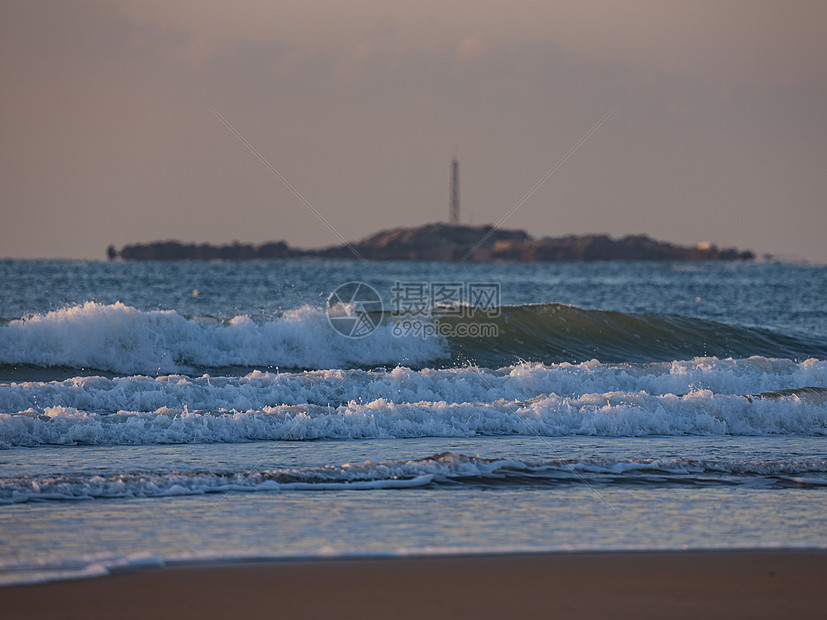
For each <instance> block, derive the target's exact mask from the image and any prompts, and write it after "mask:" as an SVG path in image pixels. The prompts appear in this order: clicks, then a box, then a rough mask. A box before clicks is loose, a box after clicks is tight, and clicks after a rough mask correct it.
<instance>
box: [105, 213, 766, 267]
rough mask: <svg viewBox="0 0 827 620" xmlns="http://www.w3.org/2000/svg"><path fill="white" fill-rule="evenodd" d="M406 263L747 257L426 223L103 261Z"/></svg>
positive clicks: (147, 251) (165, 245)
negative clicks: (301, 241)
mask: <svg viewBox="0 0 827 620" xmlns="http://www.w3.org/2000/svg"><path fill="white" fill-rule="evenodd" d="M357 253H358V256H360V257H362V258H364V259H366V260H377V261H388V260H413V261H448V262H457V261H470V262H488V261H501V262H506V261H516V262H531V261H534V262H555V261H568V262H575V261H601V260H626V261H635V260H636V261H720V260H723V261H732V260H752V259H754V258H755V255H754V254H753V253H752V252H751V251H749V250H745V251H741V250H737V249H735V248H718V247H717V246H715V245H713V244H709V243H699V244H697V245H694V246H683V245H675V244H672V243H668V242H664V241H657V240H655V239H652V238H651V237H648V236H647V235H627V236H625V237H620V238H613V237H610V236H608V235H567V236H564V237H542V238H539V239H535V238H533V237H531V236H530V235H529V234H528V233H526V232H525V231H522V230H501V229H498V228H494V227H493V226H463V225H453V224H443V223H437V224H426V225H424V226H419V227H416V228H395V229H392V230H386V231H382V232H378V233H375V234H373V235H371V236H369V237H366V238H365V239H362V240H361V241H357V242H355V243H352V244H350V245H337V246H332V247H328V248H321V249H311V250H305V249H300V248H293V247H290V246H289V245H288V244H287V243H286V242H284V241H272V242H269V243H264V244H260V245H252V244H244V243H238V242H234V243H232V244H230V245H211V244H208V243H202V244H186V243H181V242H179V241H157V242H153V243H142V244H133V245H126V246H124V247H123V248H121V249H120V250H117V249H116V248H115V247H114V246H109V248H108V249H107V256H108V258H109V259H110V260H114V259H117V258H120V259H123V260H255V259H267V258H305V257H319V258H357V256H356V254H357Z"/></svg>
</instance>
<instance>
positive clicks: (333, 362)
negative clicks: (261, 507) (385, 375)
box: [0, 302, 447, 375]
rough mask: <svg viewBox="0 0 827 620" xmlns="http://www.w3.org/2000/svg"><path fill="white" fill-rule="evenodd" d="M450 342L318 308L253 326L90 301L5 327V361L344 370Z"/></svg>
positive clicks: (433, 351) (435, 354)
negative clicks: (352, 330) (358, 331)
mask: <svg viewBox="0 0 827 620" xmlns="http://www.w3.org/2000/svg"><path fill="white" fill-rule="evenodd" d="M444 346H445V343H444V342H443V341H440V340H435V339H421V338H415V337H413V336H410V337H406V338H399V337H396V336H394V335H393V334H392V333H391V327H390V326H389V325H383V326H380V327H379V329H377V330H376V331H375V332H374V333H373V334H371V336H370V338H363V339H348V338H345V337H343V336H340V335H339V334H337V333H336V332H335V331H334V330H333V329H332V328H331V327H330V325H329V323H328V321H327V317H326V316H325V313H324V311H323V310H322V309H320V308H314V307H310V306H303V307H301V308H298V309H295V310H289V311H287V312H285V313H284V314H283V316H281V317H280V318H278V319H275V320H271V321H265V322H259V323H257V322H255V321H253V320H252V319H250V318H249V317H247V316H237V317H234V318H233V319H231V320H229V321H219V320H216V319H214V318H211V317H194V318H186V317H184V316H182V315H180V314H178V313H177V312H175V311H174V310H153V311H143V310H138V309H137V308H134V307H132V306H127V305H124V304H122V303H115V304H110V305H104V304H99V303H95V302H86V303H84V304H83V305H78V306H72V307H69V308H63V309H60V310H55V311H52V312H48V313H46V314H35V315H33V316H31V317H28V318H26V319H19V320H14V321H11V322H10V323H8V324H7V325H3V326H0V363H2V364H6V365H14V364H29V365H35V366H42V367H51V366H64V367H68V368H75V369H96V370H106V371H114V372H117V373H130V374H132V373H146V374H153V375H155V374H168V373H174V372H193V371H194V370H196V369H206V368H221V367H233V366H235V367H242V368H254V367H287V368H340V367H350V366H353V365H368V366H369V365H377V364H397V363H408V364H419V363H425V362H426V361H428V360H432V359H439V358H440V357H446V356H447V352H446V351H445V350H444Z"/></svg>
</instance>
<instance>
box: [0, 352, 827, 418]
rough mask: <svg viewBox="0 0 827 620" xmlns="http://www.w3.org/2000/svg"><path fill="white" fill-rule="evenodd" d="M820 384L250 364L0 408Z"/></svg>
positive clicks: (118, 381) (805, 379) (732, 377)
mask: <svg viewBox="0 0 827 620" xmlns="http://www.w3.org/2000/svg"><path fill="white" fill-rule="evenodd" d="M824 385H827V362H824V361H817V360H807V361H804V362H793V361H790V360H783V359H768V358H763V357H752V358H748V359H742V360H733V359H723V360H721V359H716V358H696V359H694V360H687V361H675V362H671V363H651V364H642V365H629V364H613V365H608V364H600V363H598V362H596V361H591V362H585V363H582V364H553V365H544V364H520V365H516V366H510V367H506V368H502V369H499V370H490V369H477V368H467V367H466V368H452V369H424V370H419V371H415V370H411V369H410V368H406V367H401V366H400V367H397V368H394V369H391V370H374V371H363V370H355V371H345V370H323V371H307V372H298V373H293V372H282V373H277V372H261V371H254V372H252V373H249V374H247V375H246V376H244V377H211V376H209V375H204V376H202V377H195V378H193V377H187V376H183V375H167V376H160V377H148V376H140V375H138V376H129V377H118V378H105V377H100V376H92V377H74V378H71V379H66V380H64V381H51V382H19V383H16V382H12V383H7V384H5V385H3V386H0V412H8V413H16V412H21V411H27V410H33V411H37V412H39V413H44V412H45V410H46V408H49V407H64V408H72V409H79V410H83V411H89V412H96V413H114V412H117V411H120V410H125V411H133V412H155V411H157V410H159V409H161V408H170V409H184V408H186V409H188V410H212V411H231V410H234V411H249V410H261V409H262V408H264V407H268V406H273V405H304V404H316V405H324V406H326V405H331V406H335V407H338V406H340V405H342V404H347V403H349V402H351V401H355V402H362V403H365V402H372V401H375V400H379V399H383V400H385V401H388V402H391V403H412V402H413V403H416V402H423V401H426V402H427V401H431V402H446V403H449V404H456V403H474V402H490V401H494V400H500V399H505V400H512V401H513V400H517V401H524V400H528V399H531V398H535V397H536V396H538V395H547V394H558V395H564V396H583V395H585V394H603V393H608V392H645V393H647V394H650V395H653V396H665V395H668V394H678V395H680V394H688V393H690V392H695V391H698V390H709V391H711V392H713V393H715V394H717V395H725V394H755V393H759V392H771V391H777V390H785V389H795V388H800V387H804V386H824Z"/></svg>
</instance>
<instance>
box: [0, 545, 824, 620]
mask: <svg viewBox="0 0 827 620" xmlns="http://www.w3.org/2000/svg"><path fill="white" fill-rule="evenodd" d="M825 583H827V553H825V552H823V551H711V552H692V551H689V552H633V553H557V554H536V555H501V556H476V557H467V556H466V557H419V558H398V559H397V558H391V559H386V558H381V559H331V560H312V561H283V562H273V563H250V564H232V565H220V566H216V565H213V566H200V567H186V568H167V569H154V570H153V569H150V570H144V571H136V572H131V573H124V574H117V575H112V576H108V577H103V578H96V579H86V580H77V581H64V582H55V583H48V584H42V585H31V586H19V587H11V588H5V589H0V609H2V611H3V617H4V618H7V619H11V618H116V617H117V618H150V617H163V618H228V617H240V618H265V617H266V618H273V617H281V618H330V617H353V618H357V617H358V618H422V617H435V618H445V617H450V618H477V619H480V618H551V617H560V618H597V617H602V618H607V617H614V618H640V617H666V616H668V617H671V618H699V617H704V618H732V617H751V618H777V617H797V618H815V617H823V614H824V612H825V610H826V609H827V588H825V587H824V586H825Z"/></svg>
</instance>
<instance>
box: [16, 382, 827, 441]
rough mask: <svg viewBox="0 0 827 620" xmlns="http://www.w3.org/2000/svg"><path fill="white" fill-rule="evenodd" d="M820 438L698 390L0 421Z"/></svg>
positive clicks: (822, 423) (125, 433) (238, 431)
mask: <svg viewBox="0 0 827 620" xmlns="http://www.w3.org/2000/svg"><path fill="white" fill-rule="evenodd" d="M779 433H781V434H790V433H792V434H802V435H814V436H818V435H825V434H827V404H825V402H824V399H823V398H816V399H814V400H810V399H808V398H807V397H806V396H805V397H799V396H797V395H789V396H779V397H777V398H768V399H764V398H762V399H753V400H750V399H748V398H746V397H743V396H737V395H731V394H715V393H714V392H712V391H711V390H707V389H703V390H696V391H693V392H690V393H689V394H686V395H675V394H662V395H655V394H649V393H646V392H643V391H637V392H628V391H614V392H601V393H592V394H582V395H578V396H563V395H559V394H545V395H539V396H536V397H534V398H533V399H530V400H523V401H521V400H509V399H497V400H488V401H472V402H459V403H456V402H455V403H451V402H447V401H445V400H438V401H433V400H431V401H425V400H423V401H418V402H394V401H393V400H390V399H386V398H377V399H375V400H370V401H366V402H365V401H363V402H357V401H355V400H352V401H350V402H348V403H344V404H340V405H337V406H332V405H329V406H320V405H313V404H301V405H272V406H271V405H268V406H264V407H261V408H256V409H248V410H237V409H231V410H222V409H209V410H191V409H189V408H188V407H184V408H171V407H160V408H158V409H156V410H153V411H129V410H120V411H118V412H117V413H96V412H91V411H85V410H81V409H77V408H74V407H63V406H54V407H45V408H43V409H42V410H41V411H38V410H35V409H28V410H24V411H18V412H15V413H6V414H0V446H3V447H10V446H34V445H42V444H78V443H80V444H98V445H112V444H159V443H204V442H237V441H252V440H291V441H293V440H308V439H367V438H410V437H468V436H474V435H491V436H493V435H544V436H564V435H605V436H644V435H726V434H743V435H766V434H779Z"/></svg>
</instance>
